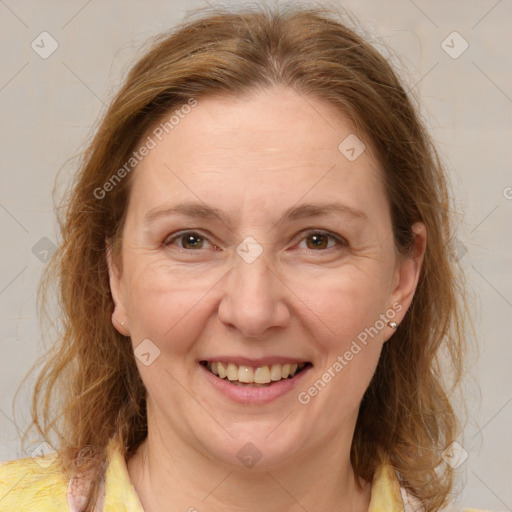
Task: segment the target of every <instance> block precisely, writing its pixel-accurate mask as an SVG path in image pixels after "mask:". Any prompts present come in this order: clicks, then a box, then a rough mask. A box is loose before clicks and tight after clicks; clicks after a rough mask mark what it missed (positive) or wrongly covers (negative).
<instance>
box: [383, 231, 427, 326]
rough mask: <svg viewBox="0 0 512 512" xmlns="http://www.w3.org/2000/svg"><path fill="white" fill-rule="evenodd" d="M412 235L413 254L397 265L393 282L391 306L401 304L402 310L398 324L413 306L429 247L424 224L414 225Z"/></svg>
mask: <svg viewBox="0 0 512 512" xmlns="http://www.w3.org/2000/svg"><path fill="white" fill-rule="evenodd" d="M412 233H413V237H414V242H413V246H412V248H411V253H410V254H409V255H408V256H407V257H406V258H405V259H401V260H400V261H399V262H398V263H397V268H396V270H395V276H394V282H393V287H394V288H393V292H392V294H391V304H395V305H397V304H399V305H400V306H401V309H400V310H398V309H396V310H397V313H398V314H397V315H396V318H395V319H394V320H395V321H396V323H397V324H399V323H400V322H401V321H402V320H403V318H404V316H405V314H406V313H407V310H408V309H409V306H410V305H411V302H412V299H413V297H414V293H415V291H416V287H417V286H418V280H419V278H420V273H421V268H422V265H423V258H424V256H425V249H426V247H427V228H426V227H425V224H424V223H423V222H416V223H415V224H413V226H412ZM394 309H395V308H394Z"/></svg>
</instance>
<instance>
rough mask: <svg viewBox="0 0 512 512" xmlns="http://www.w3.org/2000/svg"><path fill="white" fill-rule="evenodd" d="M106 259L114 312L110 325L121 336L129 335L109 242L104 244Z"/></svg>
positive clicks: (119, 280)
mask: <svg viewBox="0 0 512 512" xmlns="http://www.w3.org/2000/svg"><path fill="white" fill-rule="evenodd" d="M106 247H107V249H106V258H107V265H108V275H109V280H110V293H111V294H112V299H113V301H114V312H113V313H112V325H113V326H114V329H116V331H118V332H119V333H120V334H122V335H123V336H129V335H130V329H129V325H128V315H127V314H126V309H125V307H124V302H123V295H122V291H121V270H120V269H119V267H118V266H117V265H116V264H115V263H114V257H113V247H112V243H111V241H110V240H107V242H106Z"/></svg>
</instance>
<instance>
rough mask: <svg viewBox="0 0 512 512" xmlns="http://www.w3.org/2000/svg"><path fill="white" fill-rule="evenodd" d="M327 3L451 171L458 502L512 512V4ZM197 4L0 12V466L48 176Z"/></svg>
mask: <svg viewBox="0 0 512 512" xmlns="http://www.w3.org/2000/svg"><path fill="white" fill-rule="evenodd" d="M231 3H234V2H231ZM224 4H230V2H227V3H224ZM281 4H282V3H281ZM331 4H332V5H340V6H341V5H342V6H344V7H346V8H348V9H349V10H351V12H352V13H353V14H354V15H355V16H356V17H357V18H358V19H359V20H360V22H361V26H362V28H363V30H364V31H365V32H366V33H367V34H369V35H370V38H371V40H372V42H373V44H374V45H375V46H376V47H377V48H378V49H380V50H382V51H386V50H385V49H384V48H383V47H384V46H386V47H390V48H391V49H392V52H393V56H392V59H393V62H395V63H396V65H397V66H399V67H400V69H401V70H402V71H404V72H406V73H407V75H408V76H407V78H406V82H407V83H408V84H409V87H410V89H411V91H412V92H413V93H415V94H418V95H419V96H420V98H421V102H422V114H423V115H424V117H425V118H426V119H427V121H428V125H429V127H430V130H431V132H432V133H433V136H434V139H435V141H436V143H437V146H438V148H439V150H440V152H441V154H442V156H443V158H444V161H445V162H446V165H447V167H448V169H449V171H450V173H451V177H452V181H453V186H454V192H455V196H456V198H457V212H458V213H460V217H459V219H460V225H459V228H458V234H457V241H456V242H455V248H456V252H457V255H458V257H459V258H460V261H461V263H462V265H463V266H464V267H465V269H466V270H467V274H468V280H469V283H470V285H471V287H472V288H473V290H474V295H475V301H474V307H473V319H474V322H475V327H476V331H477V338H478V346H479V352H480V358H479V360H478V363H476V364H475V365H474V366H473V367H472V368H471V375H470V377H468V379H467V381H466V385H465V388H466V393H467V397H468V407H469V422H468V425H467V427H466V430H465V435H464V437H461V438H460V439H459V442H460V444H461V445H462V446H463V447H464V449H465V450H467V452H468V454H469V457H468V459H467V460H466V461H465V462H464V463H463V464H461V465H460V467H459V468H458V472H459V473H460V475H461V479H460V483H459V487H458V488H459V489H462V488H463V490H462V491H461V494H460V498H459V502H460V504H462V505H466V506H473V507H480V508H488V509H492V510H512V485H511V482H512V471H511V466H512V465H511V463H512V441H511V431H512V428H511V427H512V421H511V420H512V377H511V374H512V372H511V371H510V367H511V362H512V344H511V343H510V326H511V322H510V319H511V316H512V315H511V313H512V280H511V279H510V268H512V261H511V255H512V237H511V230H510V221H511V217H510V214H511V209H512V175H511V172H510V168H511V166H510V164H511V160H512V159H511V153H510V146H511V143H512V140H511V123H510V119H511V114H512V83H511V75H512V72H511V69H512V62H511V60H512V58H511V54H510V49H511V48H512V35H511V34H512V30H511V26H510V25H511V23H510V20H512V4H511V2H510V0H500V1H497V0H473V1H464V2H463V1H459V2H454V1H452V2H447V1H445V0H443V1H439V0H436V1H430V2H427V1H423V0H415V1H412V0H393V1H388V2H372V1H359V2H357V1H346V2H340V3H339V4H336V2H331ZM206 5H207V2H206V0H194V1H189V2H185V1H184V0H180V1H156V0H153V1H149V2H136V1H134V0H130V1H123V2H121V1H106V2H100V1H98V0H92V1H91V0H90V1H86V0H82V1H75V0H73V1H66V2H64V1H61V2H58V1H46V2H41V1H36V0H31V1H17V2H15V1H14V0H0V43H1V45H0V52H1V55H2V61H1V67H0V112H1V119H2V123H1V134H0V140H1V141H2V148H3V149H2V152H1V153H0V159H1V169H2V174H1V188H0V220H1V228H0V229H1V240H2V247H3V250H2V259H1V262H2V263H1V269H0V311H1V313H0V314H1V322H0V329H1V331H0V349H1V357H0V386H1V387H0V460H6V459H11V458H17V457H21V456H26V455H27V454H26V453H24V452H23V451H22V450H21V447H20V441H19V435H20V431H21V430H22V429H23V428H24V427H25V425H26V422H27V419H28V404H29V395H30V385H31V381H30V380H29V381H28V383H27V384H26V385H25V386H23V387H22V388H21V391H20V393H19V395H18V397H19V398H18V399H19V405H18V406H17V409H16V410H17V415H16V417H15V418H14V416H13V411H12V399H13V396H14V393H15V391H16V388H17V387H18V385H19V383H20V382H21V379H22V377H23V376H24V375H25V373H26V372H27V371H28V369H29V368H30V366H31V365H32V364H33V363H34V361H35V360H36V359H37V357H38V356H39V355H40V354H41V353H42V351H43V345H42V341H41V335H40V331H39V327H38V323H37V317H36V309H35V297H36V286H37V282H38V279H39V276H40V274H41V271H42V269H43V267H44V264H45V262H44V260H45V258H46V257H47V256H48V255H49V254H51V250H52V246H53V244H55V243H57V240H58V234H57V227H56V222H55V215H54V213H53V205H52V196H51V190H52V187H53V184H54V180H55V178H56V175H57V172H58V171H59V170H60V169H63V170H62V171H61V177H60V182H61V183H65V181H66V176H69V174H70V173H72V172H73V163H72V162H71V163H68V164H66V161H67V160H68V159H69V158H70V157H72V156H74V155H76V154H78V153H79V151H81V150H83V149H84V147H85V141H86V139H87V138H88V137H89V136H90V135H91V134H92V133H93V130H94V126H95V123H96V122H97V121H98V119H99V118H100V115H101V113H102V112H103V111H104V109H105V105H106V104H107V103H108V101H109V100H110V98H111V97H112V95H113V94H114V93H115V92H116V90H117V88H118V87H119V85H120V80H121V79H122V78H123V77H124V75H125V73H126V71H127V70H128V68H129V66H130V64H132V63H133V62H134V59H135V57H136V55H138V54H139V53H140V51H141V50H140V49H141V45H142V43H143V42H144V41H146V40H147V38H149V37H151V36H154V35H156V34H157V33H159V32H161V31H164V30H167V29H169V28H171V27H172V26H174V25H175V24H176V23H177V22H179V21H181V20H182V19H183V16H184V14H185V12H186V11H187V10H189V9H191V8H194V7H201V6H206ZM211 5H213V6H216V5H217V6H220V5H222V4H221V3H219V2H215V1H213V0H211ZM43 31H46V32H48V33H49V34H51V36H52V38H54V39H55V40H56V41H57V43H58V48H57V50H56V51H55V52H54V53H53V54H51V55H50V56H49V57H47V58H46V59H43V58H42V57H41V56H40V55H39V54H38V53H36V51H34V49H33V48H32V47H31V43H32V41H35V43H34V44H38V45H39V47H37V48H38V51H39V52H41V53H44V52H45V51H46V52H47V51H48V50H49V49H50V48H51V46H50V44H51V41H50V40H49V39H48V38H47V36H39V35H40V34H41V33H42V32H43ZM454 31H456V32H458V33H459V34H460V35H461V36H462V38H463V39H464V40H465V41H467V43H468V44H469V46H468V48H467V50H466V51H464V53H462V54H461V55H460V56H458V57H457V58H454V56H455V54H456V53H458V52H459V51H460V50H461V49H462V48H463V46H462V45H463V44H464V42H463V40H462V39H457V38H458V36H456V35H455V36H453V35H451V36H450V37H448V39H446V38H447V36H449V35H450V34H452V33H453V32H454ZM43 37H44V38H46V39H44V43H41V39H42V38H43ZM444 40H446V42H445V43H444V48H445V49H446V50H448V51H449V52H451V53H452V55H449V54H448V53H447V52H446V51H445V49H443V47H442V42H443V41H444ZM447 45H448V47H447ZM449 46H451V47H452V48H451V49H450V48H449ZM65 164H66V165H65ZM507 222H508V228H506V223H507ZM479 388H480V389H481V395H480V391H479Z"/></svg>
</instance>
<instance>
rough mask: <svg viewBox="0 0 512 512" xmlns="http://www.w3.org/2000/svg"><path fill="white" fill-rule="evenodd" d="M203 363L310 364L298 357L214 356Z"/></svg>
mask: <svg viewBox="0 0 512 512" xmlns="http://www.w3.org/2000/svg"><path fill="white" fill-rule="evenodd" d="M201 361H206V362H214V361H217V362H221V363H233V364H236V365H237V366H253V367H259V366H265V365H273V364H281V365H282V364H294V363H296V364H300V363H307V362H309V361H308V360H307V359H301V358H297V357H283V356H268V357H258V358H255V359H253V358H249V357H243V356H213V357H207V358H204V359H201Z"/></svg>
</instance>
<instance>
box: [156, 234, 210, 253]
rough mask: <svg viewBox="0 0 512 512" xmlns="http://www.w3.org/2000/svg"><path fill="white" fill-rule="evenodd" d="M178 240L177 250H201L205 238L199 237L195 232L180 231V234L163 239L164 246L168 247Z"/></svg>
mask: <svg viewBox="0 0 512 512" xmlns="http://www.w3.org/2000/svg"><path fill="white" fill-rule="evenodd" d="M176 240H178V241H179V242H178V248H180V249H189V250H194V249H203V246H204V241H205V240H206V238H205V237H203V236H201V235H199V234H198V233H196V232H195V231H182V232H181V233H176V234H175V235H172V236H169V237H168V238H166V239H165V241H164V245H166V246H170V245H173V244H174V243H175V241H176Z"/></svg>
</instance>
